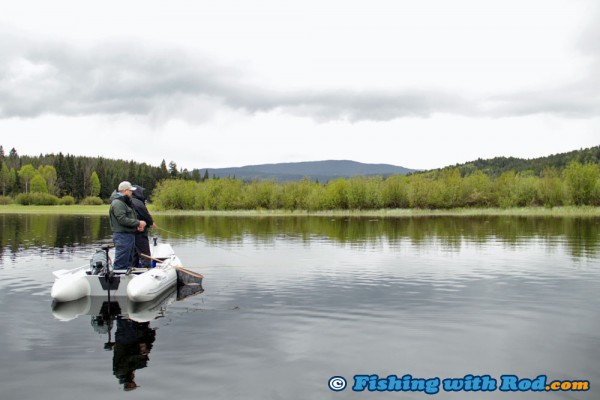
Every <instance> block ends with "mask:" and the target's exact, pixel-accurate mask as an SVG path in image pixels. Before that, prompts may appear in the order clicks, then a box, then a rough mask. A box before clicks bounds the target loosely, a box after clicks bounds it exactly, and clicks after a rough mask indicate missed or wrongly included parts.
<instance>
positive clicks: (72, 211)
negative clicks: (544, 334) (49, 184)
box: [0, 204, 600, 218]
mask: <svg viewBox="0 0 600 400" xmlns="http://www.w3.org/2000/svg"><path fill="white" fill-rule="evenodd" d="M108 207H109V206H108V205H101V206H81V205H72V206H22V205H15V204H11V205H0V215H4V214H31V215H36V214H39V215H41V214H44V215H47V214H51V215H107V214H108ZM149 210H150V212H151V213H152V215H157V216H159V215H160V216H199V217H377V218H411V217H484V216H490V217H491V216H513V217H579V218H581V217H587V218H593V217H600V207H591V206H566V207H554V208H545V207H518V208H507V209H503V208H457V209H449V210H428V209H381V210H324V211H306V210H295V211H289V210H231V211H214V210H210V211H200V210H168V211H158V210H154V209H153V208H152V206H150V207H149Z"/></svg>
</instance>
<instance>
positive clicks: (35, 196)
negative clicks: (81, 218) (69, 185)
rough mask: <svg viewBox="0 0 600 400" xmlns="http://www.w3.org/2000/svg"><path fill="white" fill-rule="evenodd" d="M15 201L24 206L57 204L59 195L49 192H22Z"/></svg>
mask: <svg viewBox="0 0 600 400" xmlns="http://www.w3.org/2000/svg"><path fill="white" fill-rule="evenodd" d="M15 203H17V204H21V205H24V206H55V205H57V204H58V197H56V196H53V195H51V194H48V193H21V194H19V195H17V197H16V198H15Z"/></svg>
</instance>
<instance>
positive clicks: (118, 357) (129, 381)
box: [52, 284, 204, 391]
mask: <svg viewBox="0 0 600 400" xmlns="http://www.w3.org/2000/svg"><path fill="white" fill-rule="evenodd" d="M202 292H204V289H203V288H202V285H194V284H191V285H183V286H179V287H177V288H173V290H172V291H169V292H168V293H166V294H164V295H163V296H160V297H159V298H157V299H155V300H153V301H149V302H145V303H137V302H132V301H131V300H129V298H128V297H127V296H122V297H110V298H109V297H106V298H104V297H98V296H95V297H89V296H88V297H84V298H81V299H79V300H75V301H69V302H62V303H59V302H54V303H53V304H52V314H53V315H54V317H55V318H56V319H58V320H61V321H71V320H74V319H76V318H77V317H79V316H81V315H89V316H91V324H92V327H93V329H94V331H95V332H97V333H99V334H104V335H107V342H106V343H104V349H105V350H107V351H112V352H113V374H114V375H115V377H116V378H117V380H118V381H119V384H121V385H123V390H125V391H130V390H134V389H135V388H137V387H138V384H137V383H136V382H135V372H136V370H138V369H142V368H145V367H147V366H148V362H149V360H150V357H149V355H150V351H151V350H152V347H153V345H154V341H155V340H156V328H152V327H151V326H150V323H151V321H153V320H155V319H158V318H161V317H163V316H164V315H165V312H166V310H167V306H168V305H170V304H172V303H174V302H176V301H182V300H184V299H186V298H188V297H191V296H196V295H198V294H201V293H202ZM113 330H114V341H113V336H112V333H113Z"/></svg>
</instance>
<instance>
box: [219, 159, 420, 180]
mask: <svg viewBox="0 0 600 400" xmlns="http://www.w3.org/2000/svg"><path fill="white" fill-rule="evenodd" d="M208 171H209V173H210V176H211V177H212V176H217V177H221V178H226V177H234V176H235V177H236V178H237V179H242V180H246V181H251V180H270V179H274V180H276V181H281V182H283V181H288V182H290V181H299V180H301V179H303V178H305V177H306V178H309V179H310V180H312V181H317V180H318V181H320V182H327V181H329V180H332V179H337V178H350V177H353V176H383V177H386V176H390V175H398V174H401V175H406V174H408V173H410V172H414V171H415V170H411V169H408V168H404V167H399V166H396V165H390V164H364V163H360V162H356V161H350V160H327V161H306V162H294V163H279V164H261V165H248V166H244V167H236V168H214V169H211V168H208Z"/></svg>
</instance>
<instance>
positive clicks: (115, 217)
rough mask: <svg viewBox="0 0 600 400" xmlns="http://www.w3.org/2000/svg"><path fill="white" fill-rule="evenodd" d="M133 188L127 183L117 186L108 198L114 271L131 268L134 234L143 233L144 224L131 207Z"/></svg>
mask: <svg viewBox="0 0 600 400" xmlns="http://www.w3.org/2000/svg"><path fill="white" fill-rule="evenodd" d="M134 190H135V187H133V186H132V185H131V183H129V182H128V181H124V182H121V183H120V184H119V188H118V191H115V192H113V194H112V196H110V210H109V212H108V215H109V217H110V227H111V229H112V231H113V235H112V237H113V242H114V244H115V260H114V262H113V268H114V269H128V268H129V267H131V264H132V261H133V255H134V252H135V233H136V232H137V231H143V230H144V228H145V227H146V222H144V221H140V220H138V219H137V216H136V214H135V211H133V208H132V205H131V195H132V194H133V191H134Z"/></svg>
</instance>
